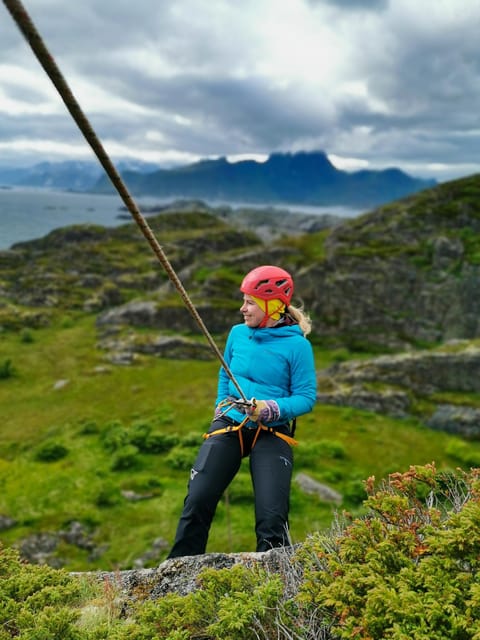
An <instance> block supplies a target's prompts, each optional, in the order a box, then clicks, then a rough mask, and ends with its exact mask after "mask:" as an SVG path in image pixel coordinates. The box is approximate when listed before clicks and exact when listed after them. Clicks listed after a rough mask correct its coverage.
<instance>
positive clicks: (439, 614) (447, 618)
mask: <svg viewBox="0 0 480 640" xmlns="http://www.w3.org/2000/svg"><path fill="white" fill-rule="evenodd" d="M367 490H368V494H369V497H368V499H367V500H366V507H367V508H368V510H369V512H368V515H367V516H366V517H364V518H361V519H354V520H353V521H352V522H351V523H350V524H348V526H346V528H345V529H344V530H342V531H341V532H340V533H337V535H335V536H334V537H333V538H331V537H327V536H325V535H323V536H322V535H320V534H318V535H314V536H312V537H311V538H310V539H309V540H307V542H306V543H305V545H304V546H303V548H302V550H301V552H300V554H299V557H300V558H301V560H302V561H303V562H304V563H305V580H304V582H303V584H302V587H301V589H300V591H299V595H298V602H299V604H300V606H301V608H302V610H303V612H304V614H305V615H307V614H310V615H313V613H314V612H315V611H316V610H321V611H322V613H323V615H325V616H327V617H328V618H330V620H331V621H332V623H333V624H334V625H335V628H336V630H337V632H338V634H339V637H340V638H346V639H349V640H380V639H381V640H406V639H407V638H408V639H409V640H445V639H446V638H449V639H451V640H467V639H468V640H474V639H475V640H478V638H480V616H479V613H480V589H479V583H478V569H479V565H480V473H479V471H478V470H473V471H471V472H469V473H466V472H460V474H459V477H458V478H456V479H455V478H454V477H453V476H452V474H447V473H440V472H438V471H437V470H436V468H435V466H434V465H426V466H424V467H411V468H410V470H409V471H407V472H406V473H403V474H400V473H395V474H392V475H390V478H389V481H388V483H386V484H384V486H383V487H382V488H381V489H380V490H378V491H375V490H374V487H373V481H372V479H371V480H370V481H369V482H368V483H367Z"/></svg>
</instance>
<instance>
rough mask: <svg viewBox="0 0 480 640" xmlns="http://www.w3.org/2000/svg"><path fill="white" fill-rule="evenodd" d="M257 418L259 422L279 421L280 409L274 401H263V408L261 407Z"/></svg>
mask: <svg viewBox="0 0 480 640" xmlns="http://www.w3.org/2000/svg"><path fill="white" fill-rule="evenodd" d="M258 417H259V419H260V421H261V422H274V421H275V420H279V419H280V407H279V406H278V404H277V403H276V402H275V400H265V406H264V407H262V409H261V411H260V413H259V414H258Z"/></svg>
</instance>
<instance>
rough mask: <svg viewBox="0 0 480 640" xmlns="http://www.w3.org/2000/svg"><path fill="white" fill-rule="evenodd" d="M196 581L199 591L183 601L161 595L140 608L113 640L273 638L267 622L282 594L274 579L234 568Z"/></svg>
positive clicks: (209, 572) (209, 573)
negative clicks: (133, 618) (132, 619)
mask: <svg viewBox="0 0 480 640" xmlns="http://www.w3.org/2000/svg"><path fill="white" fill-rule="evenodd" d="M198 582H199V588H198V589H196V590H195V591H194V592H192V593H189V594H188V595H186V596H181V595H177V594H167V595H166V596H164V597H162V598H160V599H159V600H157V601H156V602H147V603H146V604H144V605H143V606H142V607H141V609H140V610H139V612H138V615H137V617H136V619H135V621H133V622H132V623H131V624H128V623H127V624H126V625H125V626H124V628H123V629H118V631H117V634H116V635H115V640H146V639H147V638H162V639H164V640H190V639H191V638H210V639H211V640H257V639H258V638H259V637H269V638H274V637H277V634H276V631H275V630H274V628H273V627H271V625H270V619H271V618H272V615H271V611H272V610H274V607H275V605H276V603H277V601H278V599H279V598H280V596H281V594H282V591H283V585H282V582H281V580H280V578H279V577H278V576H272V575H268V574H267V573H266V572H265V571H262V570H252V569H248V568H246V567H244V566H242V565H236V566H233V567H232V568H230V569H220V570H215V569H205V570H204V571H202V572H201V574H200V575H199V578H198ZM260 633H266V634H267V635H265V636H264V635H262V636H260V635H259V634H260Z"/></svg>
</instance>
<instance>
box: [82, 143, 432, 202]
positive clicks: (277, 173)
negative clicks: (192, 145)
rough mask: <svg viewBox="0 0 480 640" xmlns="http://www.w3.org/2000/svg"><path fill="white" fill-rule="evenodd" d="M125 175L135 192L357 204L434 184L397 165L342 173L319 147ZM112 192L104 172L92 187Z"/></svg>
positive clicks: (214, 198)
mask: <svg viewBox="0 0 480 640" xmlns="http://www.w3.org/2000/svg"><path fill="white" fill-rule="evenodd" d="M123 177H124V179H125V181H126V183H127V184H128V186H129V188H130V189H131V191H132V193H134V194H136V195H151V196H157V197H161V198H175V197H186V198H202V199H205V200H210V201H219V202H246V203H252V202H253V203H257V204H258V203H268V204H296V205H299V204H302V205H317V206H328V205H329V206H332V205H342V206H351V207H358V208H367V207H371V206H375V205H378V204H381V203H386V202H390V201H392V200H396V199H398V198H401V197H402V196H405V195H408V194H410V193H414V192H416V191H420V190H422V189H425V188H427V187H430V186H432V185H433V184H434V181H432V180H421V179H418V178H413V177H411V176H409V175H407V174H406V173H404V172H402V171H400V170H399V169H396V168H391V169H386V170H384V171H357V172H353V173H348V172H346V171H341V170H340V169H337V168H336V167H334V166H333V165H332V163H331V162H330V161H329V159H328V158H327V156H326V154H325V153H323V152H321V151H317V152H299V153H293V154H291V153H274V154H271V155H270V156H269V158H268V160H267V161H266V162H263V163H261V162H256V161H253V160H244V161H242V162H236V163H231V162H228V160H227V159H226V158H219V159H218V160H202V161H200V162H196V163H194V164H191V165H188V166H185V167H180V168H177V169H159V170H157V171H154V172H152V173H142V174H140V173H138V172H132V171H129V172H124V173H123ZM111 190H112V186H111V184H110V182H109V180H108V178H106V177H103V176H102V177H101V178H100V180H99V181H98V182H97V184H96V185H95V187H94V191H96V192H99V193H109V192H111Z"/></svg>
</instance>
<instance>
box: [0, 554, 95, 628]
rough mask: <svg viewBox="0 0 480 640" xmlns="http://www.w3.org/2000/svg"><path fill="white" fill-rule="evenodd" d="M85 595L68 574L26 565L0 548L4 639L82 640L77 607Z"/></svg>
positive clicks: (0, 614)
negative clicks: (78, 625)
mask: <svg viewBox="0 0 480 640" xmlns="http://www.w3.org/2000/svg"><path fill="white" fill-rule="evenodd" d="M83 596H84V587H83V585H82V584H81V582H80V581H79V580H74V579H73V578H71V577H70V576H69V575H68V574H67V573H66V572H63V571H58V570H54V569H51V568H49V567H46V566H39V565H29V564H26V563H23V562H21V561H20V558H19V556H18V553H17V552H16V551H14V550H12V549H4V548H3V547H1V546H0V602H1V603H2V606H1V607H0V639H1V640H7V639H10V638H19V640H47V639H48V640H81V639H82V637H84V636H82V635H81V633H80V631H79V629H78V627H77V624H76V623H77V620H78V612H77V609H76V608H75V607H76V605H78V604H79V603H80V601H81V598H82V597H83Z"/></svg>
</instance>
